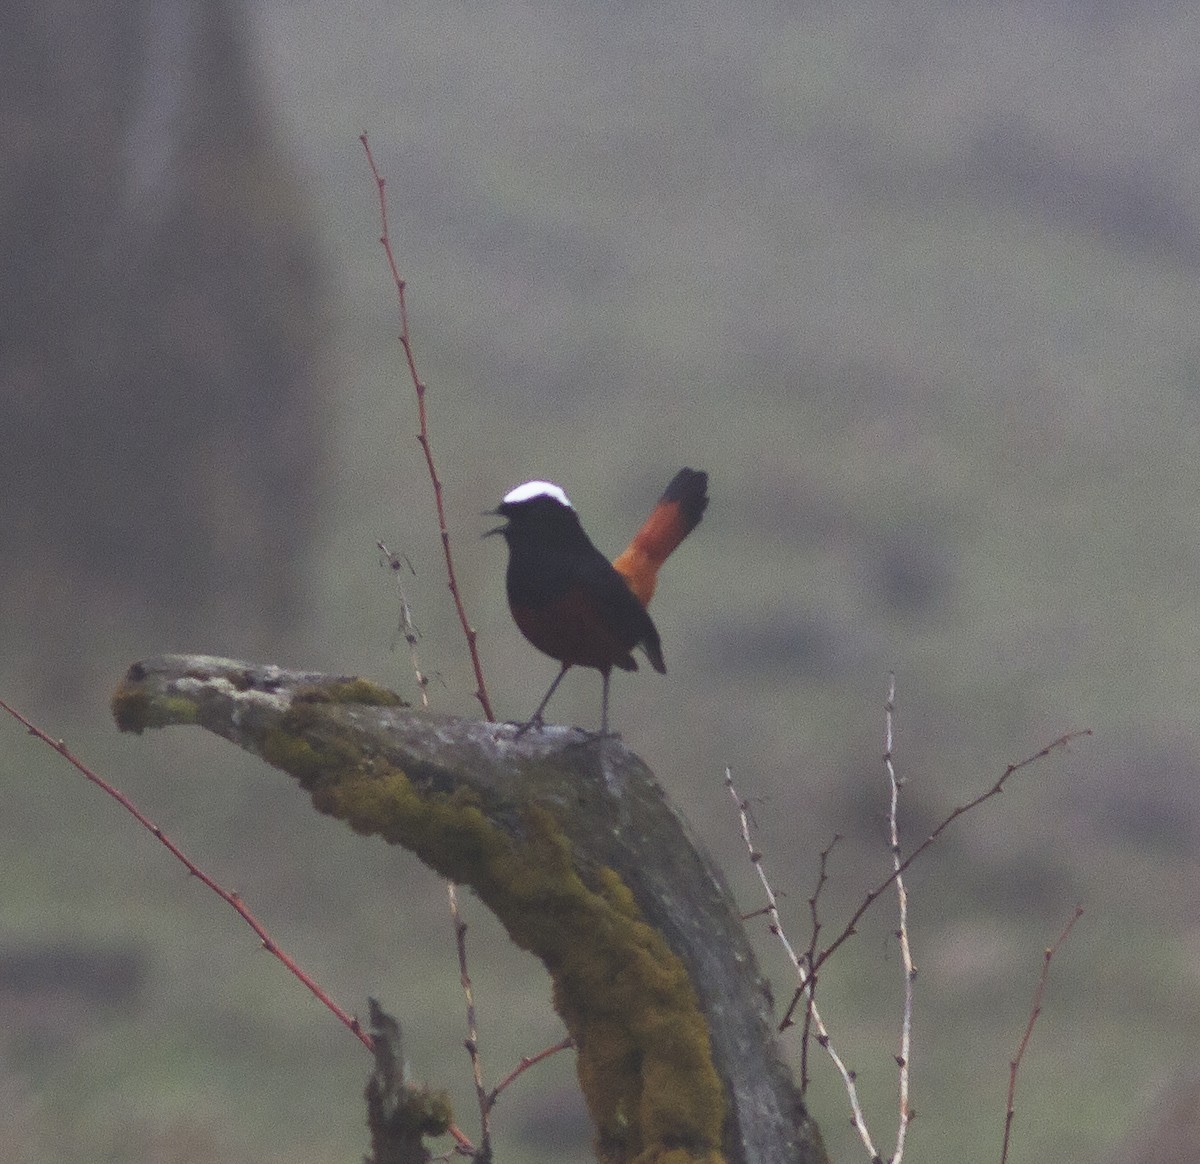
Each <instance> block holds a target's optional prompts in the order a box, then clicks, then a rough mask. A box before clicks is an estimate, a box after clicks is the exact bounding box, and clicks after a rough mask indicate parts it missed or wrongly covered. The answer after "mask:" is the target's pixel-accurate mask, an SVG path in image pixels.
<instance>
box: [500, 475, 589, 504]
mask: <svg viewBox="0 0 1200 1164" xmlns="http://www.w3.org/2000/svg"><path fill="white" fill-rule="evenodd" d="M535 497H552V498H553V499H554V500H555V501H557V502H558V503H559V505H565V506H566V507H567V508H568V509H574V508H575V507H574V506H573V505H572V504H571V502H570V501H569V500H568V498H567V495H566V494H565V493H564V492H563V491H562V489H561V488H560V487H559V486H557V485H554V484H551V482H549V481H526V482H525V484H524V485H518V486H517V487H516V488H515V489H514V490H512V492H510V493H507V494H505V496H504V504H505V505H516V504H517V503H518V502H521V501H532V500H533V499H534V498H535Z"/></svg>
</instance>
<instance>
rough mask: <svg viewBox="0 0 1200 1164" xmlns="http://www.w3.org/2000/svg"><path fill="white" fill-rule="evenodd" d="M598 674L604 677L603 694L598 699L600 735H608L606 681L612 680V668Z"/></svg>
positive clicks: (606, 668)
mask: <svg viewBox="0 0 1200 1164" xmlns="http://www.w3.org/2000/svg"><path fill="white" fill-rule="evenodd" d="M600 674H601V675H602V676H603V677H604V694H603V695H602V696H601V697H600V734H601V735H602V736H606V735H608V681H609V679H611V678H612V668H611V667H605V668H604V670H603V671H601V672H600Z"/></svg>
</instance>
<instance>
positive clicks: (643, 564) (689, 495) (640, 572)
mask: <svg viewBox="0 0 1200 1164" xmlns="http://www.w3.org/2000/svg"><path fill="white" fill-rule="evenodd" d="M707 507H708V474H707V473H702V472H700V471H699V470H697V469H680V470H679V472H678V473H676V474H675V476H674V477H672V478H671V484H670V485H668V486H667V488H666V490H665V491H664V492H663V495H662V496H661V497H660V498H659V499H658V504H657V505H656V506H655V507H654V512H653V513H651V514H650V516H649V517H648V518H646V522H645V524H644V525H643V526H642V528H641V529H639V530H638V531H637V533H636V534H634V535H633V541H631V542H630V543H629V546H628V548H627V549H626V550H625V552H624V553H623V554H621V556H620V557H619V558H617V559H616V561H615V562H613V569H615V570H616V571H617V573H618V574H620V575H621V577H622V578H624V579H625V581H626V582H627V583H628V585H629V589H630V590H632V591H633V592H634V594H636V595H637V596H638V598H639V599H640V600H641V603H642V605H643V606H649V605H650V599H651V598H653V597H654V587H655V586H656V585H657V584H658V571H659V568H660V567H661V566H662V564H663V562H665V561H666V560H667V558H668V557H669V556H670V554H671V551H672V550H674V549H675V547H676V546H677V545H679V543H680V542H681V541H683V539H684V538H686V537H687V536H688V534H690V533H691V532H692V530H694V529H695V528H696V526H697V525H699V524H700V519H701V518H702V517H703V516H704V510H705V509H706V508H707Z"/></svg>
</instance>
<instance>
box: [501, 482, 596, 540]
mask: <svg viewBox="0 0 1200 1164" xmlns="http://www.w3.org/2000/svg"><path fill="white" fill-rule="evenodd" d="M491 512H492V513H494V514H495V515H496V516H497V517H504V518H507V519H508V524H507V525H498V526H497V527H496V528H495V529H490V530H488V531H487V533H486V534H485V535H484V536H485V537H490V536H491V535H492V534H503V535H504V538H505V540H506V541H507V542H508V544H509V546H510V547H511V546H512V545H514V544H515V543H529V542H546V543H557V542H562V541H569V540H572V539H574V538H577V537H579V535H580V534H581V533H582V532H583V531H582V529H581V527H580V525H579V518H578V516H577V515H576V513H575V510H574V508H573V507H572V505H571V502H570V500H569V499H568V498H567V495H566V494H565V493H564V492H563V491H562V489H560V488H559V487H558V486H557V485H552V484H551V483H550V482H549V481H526V482H525V484H524V485H518V486H517V487H516V488H515V489H514V490H512V492H511V493H508V494H507V495H506V496H505V498H504V500H503V501H502V502H501V503H500V504H499V505H498V506H497V507H496V508H495V509H493V510H491Z"/></svg>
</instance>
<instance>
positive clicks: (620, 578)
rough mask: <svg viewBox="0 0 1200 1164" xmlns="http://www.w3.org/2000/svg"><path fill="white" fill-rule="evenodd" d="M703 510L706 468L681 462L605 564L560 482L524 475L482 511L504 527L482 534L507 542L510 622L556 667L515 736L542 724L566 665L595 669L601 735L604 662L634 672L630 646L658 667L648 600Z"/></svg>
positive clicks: (662, 670) (661, 666) (607, 669)
mask: <svg viewBox="0 0 1200 1164" xmlns="http://www.w3.org/2000/svg"><path fill="white" fill-rule="evenodd" d="M707 507H708V474H707V473H705V472H702V471H700V470H698V469H686V468H685V469H680V470H679V472H678V473H676V474H675V476H674V477H673V478H672V479H671V482H670V484H669V485H668V486H667V487H666V489H665V490H664V491H663V494H662V496H661V497H660V498H659V499H658V502H657V504H656V505H655V507H654V509H653V511H652V512H651V514H650V516H649V517H648V518H647V519H646V521H645V522H644V524H643V525H642V527H641V529H639V530H638V532H637V533H636V534H634V536H633V540H632V541H631V542H630V543H629V545H628V546H627V547H626V549H625V550H624V551H623V552H622V553H621V554H620V555H619V556H618V557H617V558H616V559H615V560H614V561H613V562H611V563H610V562H609V560H608V559H607V558H606V557H605V556H604V555H603V554H602V553H601V552H600V551H599V550H598V549H596V547H595V546H594V545H593V544H592V541H591V539H590V538H589V537H588V536H587V534H586V533H584V530H583V526H582V525H581V524H580V521H579V516H578V514H577V513H576V512H575V507H574V506H573V505H572V504H571V502H570V500H569V499H568V497H567V495H566V493H565V492H564V491H563V490H562V488H561V487H560V486H558V485H554V484H552V483H551V482H549V481H526V482H525V483H524V484H523V485H518V486H517V487H516V488H515V489H513V490H511V491H510V492H509V493H508V494H506V495H505V497H504V500H503V501H502V502H501V503H500V505H499V506H498V507H497V508H496V509H494V510H490V511H489V512H490V514H492V515H495V516H497V517H503V518H505V519H506V524H505V525H501V526H497V527H496V528H495V529H491V530H488V531H487V535H485V536H490V535H492V534H500V535H501V536H502V537H503V538H504V540H505V541H506V542H507V543H508V571H507V573H506V575H505V590H506V591H507V595H508V607H509V610H510V611H511V612H512V616H513V621H514V622H515V623H516V624H517V627H518V629H519V630H520V631H521V633H522V634H523V635H524V636H525V637H526V638H527V639H528V640H529V641H530V642H531V643H532V644H533V645H534V646H535V647H537V649H538V650H539V651H542V652H543V653H544V654H547V655H549V656H550V657H551V658H552V659H556V660H558V662H559V664H560V665H561V669H560V670H559V672H558V675H557V676H556V677H555V679H554V682H553V683H551V684H550V690H549V691H547V692H546V695H545V698H543V699H542V701H541V703H539V704H538V706H537V710H536V711H535V712H534V713H533V715H532V716H531V717H530V718H529V720H528V721H527V722H526V723H524V724H523V725H521V727H520V728H519V729H518V733H517V734H518V735H520V734H521V733H523V732H525V731H526V730H528V729H529V728H530V727H532V726H534V725H537V726H541V724H542V713H543V712H544V711H545V710H546V705H547V704H548V703H549V702H550V697H551V696H552V695H553V694H554V692H555V691H556V690H557V689H558V685H559V683H561V682H562V679H563V676H564V675H566V673H567V672H568V671H569V670H570V669H571V668H572V667H594V668H595V669H596V670H597V671H599V672H600V676H601V679H602V680H603V695H602V700H601V705H600V735H601V736H606V735H608V734H609V732H608V689H609V680H610V678H611V675H612V669H613V668H614V667H619V668H620V669H621V670H622V671H636V670H637V669H638V665H637V660H636V659H635V658H634V657H633V651H634V648H639V649H640V650H642V651H643V652H644V653H645V655H646V658H647V659H648V660H649V662H650V666H651V667H653V668H654V670H655V671H657V672H659V674H666V670H667V665H666V663H665V662H664V660H663V653H662V643H661V641H660V640H659V635H658V629H657V628H656V627H655V625H654V622H653V620H652V619H651V618H650V615H649V614H648V613H647V612H646V607H647V605H648V604H649V602H650V599H651V598H652V597H653V595H654V590H655V587H656V586H657V584H658V571H659V568H660V567H661V566H662V564H663V562H665V561H666V560H667V558H668V556H669V555H670V554H671V552H672V551H673V550H674V549H675V547H676V546H678V545H679V543H680V542H682V541H683V539H684V538H685V537H687V535H688V534H689V533H691V532H692V530H693V529H695V528H696V526H697V524H699V521H700V519H701V517H703V516H704V511H705V509H706V508H707Z"/></svg>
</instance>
